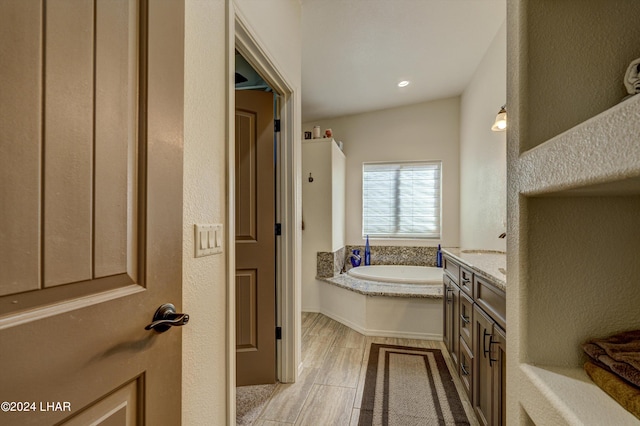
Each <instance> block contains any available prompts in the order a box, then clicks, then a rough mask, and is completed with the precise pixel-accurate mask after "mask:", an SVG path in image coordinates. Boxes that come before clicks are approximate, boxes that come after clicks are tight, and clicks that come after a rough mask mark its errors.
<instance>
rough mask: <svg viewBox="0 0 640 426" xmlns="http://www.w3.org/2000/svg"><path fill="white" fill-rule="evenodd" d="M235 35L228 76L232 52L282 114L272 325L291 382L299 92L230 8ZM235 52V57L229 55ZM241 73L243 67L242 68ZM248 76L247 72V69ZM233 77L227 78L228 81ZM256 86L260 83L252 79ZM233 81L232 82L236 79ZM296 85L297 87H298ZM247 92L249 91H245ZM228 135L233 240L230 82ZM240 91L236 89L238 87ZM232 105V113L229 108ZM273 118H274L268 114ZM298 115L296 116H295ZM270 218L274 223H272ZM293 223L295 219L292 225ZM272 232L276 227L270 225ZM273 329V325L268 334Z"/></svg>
mask: <svg viewBox="0 0 640 426" xmlns="http://www.w3.org/2000/svg"><path fill="white" fill-rule="evenodd" d="M233 19H234V23H235V38H233V39H231V46H229V47H230V49H229V56H228V58H229V59H228V60H229V63H228V64H229V67H228V68H229V72H230V73H229V77H231V76H233V75H234V73H235V71H236V69H235V52H236V51H237V52H238V53H239V54H240V56H241V57H242V58H243V59H244V60H245V61H246V62H247V63H248V64H249V65H250V67H251V68H252V69H253V70H254V71H255V72H256V73H257V74H258V76H259V77H260V78H261V79H262V80H263V81H264V83H265V84H266V86H268V87H269V88H270V89H271V93H272V96H275V98H274V99H275V100H274V102H273V106H274V108H273V111H274V114H275V117H276V118H279V119H280V132H277V133H275V135H276V137H275V138H274V140H273V142H274V144H275V148H274V151H273V152H274V156H273V158H274V161H275V164H276V168H275V171H274V180H273V181H272V183H273V182H275V207H274V210H275V224H280V226H279V229H280V234H281V235H280V236H276V237H275V253H276V254H275V300H276V302H275V303H276V312H275V318H276V325H277V326H278V327H279V330H278V332H279V335H280V337H281V338H280V339H279V340H276V341H275V342H276V378H277V380H278V381H279V382H283V383H290V382H294V381H295V380H296V378H297V375H298V371H299V368H300V365H299V362H300V351H301V349H300V326H301V319H300V289H299V286H300V284H299V283H300V240H301V230H300V229H298V228H299V226H298V225H299V224H300V214H299V210H300V207H299V203H300V197H299V193H300V190H299V186H300V183H299V179H298V178H297V177H298V176H299V175H300V164H299V163H300V160H299V159H300V146H299V145H300V141H299V140H300V137H299V133H300V128H299V127H300V126H299V123H295V120H294V116H295V115H298V114H299V113H297V114H294V111H298V110H299V105H298V103H299V99H298V98H299V95H298V94H297V93H296V91H294V89H293V86H292V85H291V84H290V83H289V82H288V81H287V78H285V77H284V75H283V74H282V72H281V71H280V70H279V69H278V67H277V66H276V65H275V61H274V59H273V58H272V57H271V56H270V55H269V54H268V52H266V51H265V50H264V49H263V48H262V47H261V46H260V45H259V43H258V42H257V41H256V38H255V37H254V35H253V34H251V31H250V29H249V27H248V26H247V24H246V23H245V22H244V21H243V18H242V17H241V16H240V15H238V14H234V17H233ZM232 54H233V55H234V56H233V57H232V56H231V55H232ZM240 74H242V72H240ZM244 78H247V81H249V76H247V75H245V76H244ZM231 81H232V80H231V79H229V82H231ZM255 85H256V86H257V85H259V84H255ZM234 86H235V85H234ZM232 90H233V91H232ZM296 90H297V89H296ZM247 92H248V91H247ZM228 93H229V98H228V99H229V101H228V102H229V121H230V125H229V139H228V141H229V142H228V158H227V163H228V165H229V166H228V170H229V173H228V192H227V193H228V200H229V202H228V203H227V205H228V222H229V227H228V230H229V234H230V235H229V241H230V242H231V241H235V240H236V237H235V231H236V226H235V219H236V202H235V195H236V188H235V185H236V182H235V179H236V171H235V161H236V158H235V156H236V155H235V130H236V123H235V95H236V91H235V87H233V89H232V87H231V85H230V87H229V92H228ZM239 93H240V92H239ZM232 110H233V113H232ZM272 121H273V120H272ZM298 121H299V120H298ZM275 224H274V225H275ZM296 224H297V225H296ZM271 230H272V231H274V232H273V233H275V229H274V228H272V229H271ZM235 249H236V247H235V244H233V245H230V247H229V257H228V265H227V266H228V268H227V276H228V277H229V278H228V282H227V288H228V306H229V310H228V312H229V316H228V324H229V327H228V329H227V335H228V346H227V347H228V365H229V369H228V384H229V387H228V396H229V401H230V402H231V404H230V407H229V409H230V411H229V412H230V413H232V412H234V409H235V393H236V386H235V384H236V380H235V376H236V370H237V368H236V362H235V361H236V339H235V337H236V313H235V308H236V299H237V297H236V253H235ZM275 333H276V330H273V334H272V338H274V337H275Z"/></svg>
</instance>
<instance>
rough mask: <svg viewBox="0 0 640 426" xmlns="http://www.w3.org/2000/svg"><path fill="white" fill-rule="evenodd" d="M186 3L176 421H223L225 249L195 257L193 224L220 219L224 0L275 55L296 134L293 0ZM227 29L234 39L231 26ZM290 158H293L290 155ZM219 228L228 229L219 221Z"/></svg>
mask: <svg viewBox="0 0 640 426" xmlns="http://www.w3.org/2000/svg"><path fill="white" fill-rule="evenodd" d="M185 3H186V10H185V15H186V16H185V21H186V22H185V140H184V146H185V148H184V162H185V166H184V214H183V221H184V233H183V238H184V241H183V250H184V252H183V301H182V303H183V308H184V310H185V312H188V313H189V314H190V315H191V320H190V322H189V326H188V327H185V328H184V329H183V333H184V334H183V337H184V339H183V363H182V369H183V372H182V374H183V401H182V408H183V410H182V423H183V424H185V425H222V424H226V423H227V417H226V416H227V412H226V408H227V399H226V396H227V392H226V391H227V361H228V360H227V357H226V354H227V348H226V338H227V336H226V330H227V292H226V286H227V276H226V253H225V254H222V255H215V256H209V257H204V258H198V259H195V258H194V257H193V250H194V242H193V239H194V231H193V225H194V224H195V223H202V222H205V223H225V220H226V215H225V213H226V211H227V208H228V207H227V203H226V158H227V154H226V143H227V141H226V123H227V103H226V96H227V74H226V71H227V70H226V66H227V55H228V54H229V48H228V46H227V34H226V32H227V30H228V24H227V12H226V10H227V3H229V6H231V7H232V8H233V7H234V6H235V7H237V8H238V13H240V14H241V15H242V16H244V17H245V20H246V22H247V24H248V25H249V27H250V32H251V33H252V34H253V35H254V36H255V38H256V40H257V42H258V43H259V44H260V45H261V47H262V48H263V50H264V51H266V52H267V53H268V54H269V55H270V56H272V57H273V58H274V62H275V66H276V67H277V68H278V69H279V70H280V71H281V72H282V74H283V75H284V76H285V78H286V79H287V82H288V83H289V84H291V86H292V89H293V90H295V95H294V107H293V110H294V111H293V116H294V123H293V124H294V132H295V134H300V111H299V105H300V102H299V96H300V95H299V87H300V79H301V78H300V56H301V53H300V50H301V49H300V35H299V31H300V5H299V3H298V2H297V1H294V0H277V1H269V2H263V1H256V0H237V1H234V0H189V1H187V2H185ZM231 26H233V23H232V24H231ZM231 31H232V32H231V36H230V37H231V40H233V37H234V36H233V27H232V28H231ZM231 44H232V45H233V41H231ZM230 48H231V49H233V47H232V46H231V47H230ZM298 155H299V154H298ZM290 161H291V162H292V163H293V164H295V161H296V160H295V159H290ZM297 161H299V159H298V160H297ZM294 167H295V166H294ZM294 196H295V194H294ZM297 197H298V198H299V195H298V196H297ZM225 231H228V230H226V224H225ZM297 270H298V271H299V267H298V268H297ZM298 274H299V272H298ZM295 282H299V279H298V280H295ZM298 305H299V302H298ZM298 352H299V350H298Z"/></svg>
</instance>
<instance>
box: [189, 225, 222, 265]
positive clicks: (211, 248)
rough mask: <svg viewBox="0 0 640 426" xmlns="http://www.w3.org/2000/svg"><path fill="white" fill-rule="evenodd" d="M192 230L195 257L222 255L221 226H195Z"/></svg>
mask: <svg viewBox="0 0 640 426" xmlns="http://www.w3.org/2000/svg"><path fill="white" fill-rule="evenodd" d="M194 228H195V238H194V242H195V257H203V256H210V255H212V254H217V253H222V246H223V238H222V237H223V235H222V232H223V228H222V224H219V223H214V224H196V225H195V226H194Z"/></svg>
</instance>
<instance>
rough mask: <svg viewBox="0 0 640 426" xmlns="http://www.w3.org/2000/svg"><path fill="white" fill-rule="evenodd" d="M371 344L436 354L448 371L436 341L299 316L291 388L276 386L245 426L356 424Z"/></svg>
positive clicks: (310, 315) (460, 390)
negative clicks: (297, 369) (369, 332)
mask: <svg viewBox="0 0 640 426" xmlns="http://www.w3.org/2000/svg"><path fill="white" fill-rule="evenodd" d="M371 343H386V344H393V345H403V346H414V347H423V348H437V349H441V350H442V353H443V355H444V357H445V360H446V362H447V365H448V366H449V370H450V371H452V367H451V359H450V358H449V356H448V354H447V351H446V349H445V347H444V344H443V343H442V342H437V341H428V340H416V339H401V338H388V337H366V336H363V335H362V334H360V333H358V332H356V331H354V330H352V329H350V328H349V327H347V326H345V325H342V324H340V323H339V322H336V321H334V320H332V319H330V318H328V317H326V316H324V315H322V314H318V313H309V312H303V313H302V362H303V366H304V369H303V371H302V374H301V375H300V377H299V378H298V381H297V382H296V383H292V384H286V383H279V384H278V385H277V386H276V389H275V391H274V392H273V393H272V394H271V397H270V398H269V399H268V400H267V402H266V404H264V406H263V408H262V411H261V412H260V414H259V415H258V417H257V419H256V420H255V421H253V422H252V423H251V424H253V425H256V426H278V425H280V426H286V425H313V426H318V425H331V426H341V425H344V426H352V425H357V424H358V418H359V415H360V402H361V400H362V391H363V389H364V372H365V370H366V364H367V360H368V359H369V347H370V344H371ZM452 375H453V376H454V380H455V381H456V388H457V389H458V393H459V394H460V398H461V400H462V403H463V405H464V407H465V410H466V412H467V416H468V417H469V419H470V421H471V424H472V425H477V424H478V423H477V422H476V419H475V417H474V415H473V409H472V407H471V404H470V402H469V399H468V398H467V396H466V394H465V393H464V391H463V388H462V385H461V383H460V381H459V380H458V378H457V376H455V375H454V374H452ZM241 423H243V424H248V423H247V422H240V421H239V422H238V424H241Z"/></svg>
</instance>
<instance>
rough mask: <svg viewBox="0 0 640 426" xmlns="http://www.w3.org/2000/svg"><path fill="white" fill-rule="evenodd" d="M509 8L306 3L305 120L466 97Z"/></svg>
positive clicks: (350, 0) (419, 2)
mask: <svg viewBox="0 0 640 426" xmlns="http://www.w3.org/2000/svg"><path fill="white" fill-rule="evenodd" d="M505 3H506V1H505V0H301V5H302V29H301V31H302V121H303V122H310V121H313V120H319V119H323V118H330V117H338V116H343V115H349V114H357V113H361V112H366V111H373V110H378V109H384V108H391V107H397V106H400V105H408V104H413V103H418V102H424V101H429V100H435V99H442V98H447V97H451V96H458V95H460V94H461V93H462V91H463V90H464V88H465V87H466V86H467V84H468V83H469V81H470V80H471V77H472V76H473V73H474V72H475V70H476V69H477V67H478V65H479V64H480V61H481V59H482V57H483V56H484V53H485V52H486V50H487V48H488V47H489V45H490V44H491V41H492V40H493V38H494V36H495V35H496V33H497V32H498V30H499V29H500V26H501V25H502V23H503V22H504V20H505V16H506V4H505ZM402 80H408V81H410V84H409V85H408V86H407V87H404V88H399V87H398V86H397V84H398V82H400V81H402Z"/></svg>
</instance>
